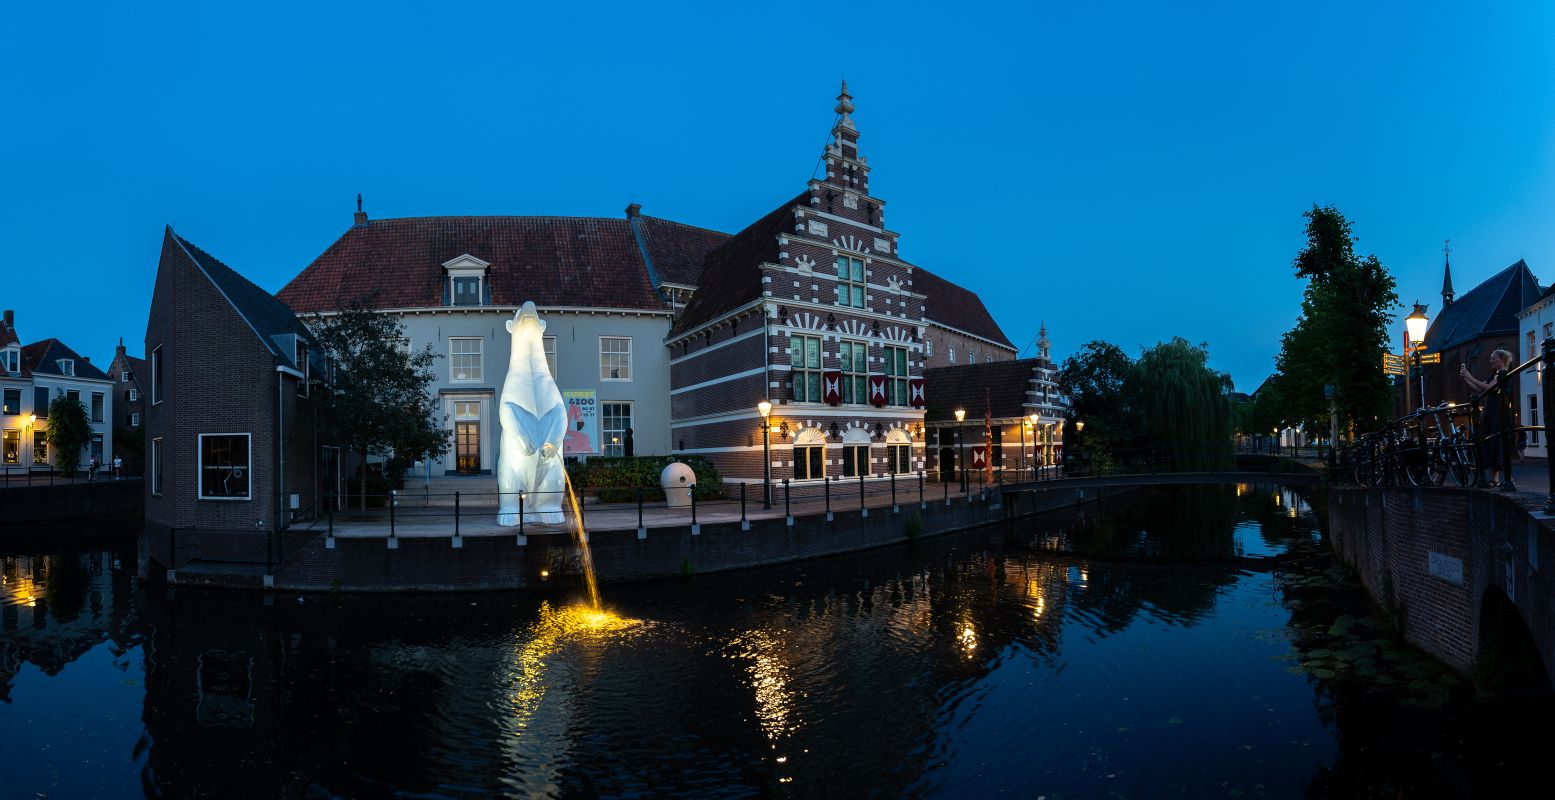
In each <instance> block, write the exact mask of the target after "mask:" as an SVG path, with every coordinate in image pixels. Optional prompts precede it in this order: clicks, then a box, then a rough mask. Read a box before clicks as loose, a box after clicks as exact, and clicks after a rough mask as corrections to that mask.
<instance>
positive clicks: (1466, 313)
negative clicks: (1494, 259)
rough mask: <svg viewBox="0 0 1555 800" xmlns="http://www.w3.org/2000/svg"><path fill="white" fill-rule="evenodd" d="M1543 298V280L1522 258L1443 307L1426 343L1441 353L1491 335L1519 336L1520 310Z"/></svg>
mask: <svg viewBox="0 0 1555 800" xmlns="http://www.w3.org/2000/svg"><path fill="white" fill-rule="evenodd" d="M1538 299H1539V282H1538V281H1537V280H1535V279H1534V277H1533V272H1532V271H1530V270H1529V269H1528V265H1527V264H1526V263H1524V262H1523V261H1522V260H1521V259H1519V260H1518V262H1517V263H1516V264H1513V265H1512V266H1510V267H1507V268H1506V269H1504V270H1501V271H1500V272H1498V273H1496V274H1495V275H1492V276H1490V277H1489V278H1487V279H1486V280H1485V282H1484V283H1481V284H1480V285H1478V286H1476V287H1474V288H1473V289H1470V290H1469V291H1468V293H1466V294H1464V295H1463V296H1462V297H1459V298H1458V299H1457V300H1456V301H1455V302H1454V303H1453V304H1452V305H1450V306H1447V307H1446V308H1443V309H1442V310H1441V313H1439V314H1437V315H1436V319H1434V320H1432V321H1431V327H1430V328H1429V329H1428V330H1426V332H1425V345H1426V348H1427V349H1429V350H1430V351H1431V352H1436V353H1440V352H1443V351H1445V350H1447V349H1449V348H1452V347H1456V346H1458V345H1460V344H1463V343H1464V342H1467V341H1469V340H1471V339H1474V338H1477V337H1480V336H1487V335H1498V336H1501V335H1506V334H1512V335H1514V336H1515V335H1517V312H1519V311H1522V310H1523V309H1525V308H1527V307H1528V306H1531V305H1533V304H1534V302H1535V301H1537V300H1538Z"/></svg>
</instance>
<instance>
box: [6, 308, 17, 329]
mask: <svg viewBox="0 0 1555 800" xmlns="http://www.w3.org/2000/svg"><path fill="white" fill-rule="evenodd" d="M5 326H6V327H7V328H14V327H16V312H15V311H13V310H11V309H9V308H8V309H6V310H5Z"/></svg>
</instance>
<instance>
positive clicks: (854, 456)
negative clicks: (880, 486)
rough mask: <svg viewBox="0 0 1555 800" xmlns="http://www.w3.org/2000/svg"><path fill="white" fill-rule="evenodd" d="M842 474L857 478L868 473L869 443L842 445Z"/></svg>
mask: <svg viewBox="0 0 1555 800" xmlns="http://www.w3.org/2000/svg"><path fill="white" fill-rule="evenodd" d="M842 474H843V476H844V477H847V478H857V477H858V476H860V475H868V474H869V445H867V444H845V445H843V446H842Z"/></svg>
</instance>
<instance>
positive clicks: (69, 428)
mask: <svg viewBox="0 0 1555 800" xmlns="http://www.w3.org/2000/svg"><path fill="white" fill-rule="evenodd" d="M45 438H46V439H47V440H48V443H49V452H50V453H53V454H54V465H55V466H57V467H59V469H60V471H61V472H64V473H66V474H74V473H75V471H76V470H77V469H78V468H80V466H81V448H83V447H86V446H87V444H88V443H89V442H91V441H92V426H91V425H89V424H87V411H86V404H85V403H83V402H81V401H80V400H76V399H74V398H72V397H70V396H69V395H63V394H62V395H60V396H58V397H56V398H54V399H53V400H52V401H51V402H50V403H49V429H48V433H46V434H45Z"/></svg>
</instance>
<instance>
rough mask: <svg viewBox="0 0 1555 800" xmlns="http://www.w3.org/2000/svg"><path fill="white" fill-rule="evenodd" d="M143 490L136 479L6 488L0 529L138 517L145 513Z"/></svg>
mask: <svg viewBox="0 0 1555 800" xmlns="http://www.w3.org/2000/svg"><path fill="white" fill-rule="evenodd" d="M45 480H46V479H45ZM56 480H58V479H56ZM143 489H144V487H143V485H142V482H141V480H140V479H139V478H127V479H124V480H118V481H116V480H112V479H100V480H98V481H96V482H94V483H87V482H86V481H83V480H78V481H76V482H75V483H55V484H54V485H53V486H48V485H44V486H7V487H5V488H0V526H11V525H20V524H28V523H36V522H84V521H88V520H104V519H125V518H139V517H142V516H144V515H145V513H146V501H145V496H144V491H143Z"/></svg>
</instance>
